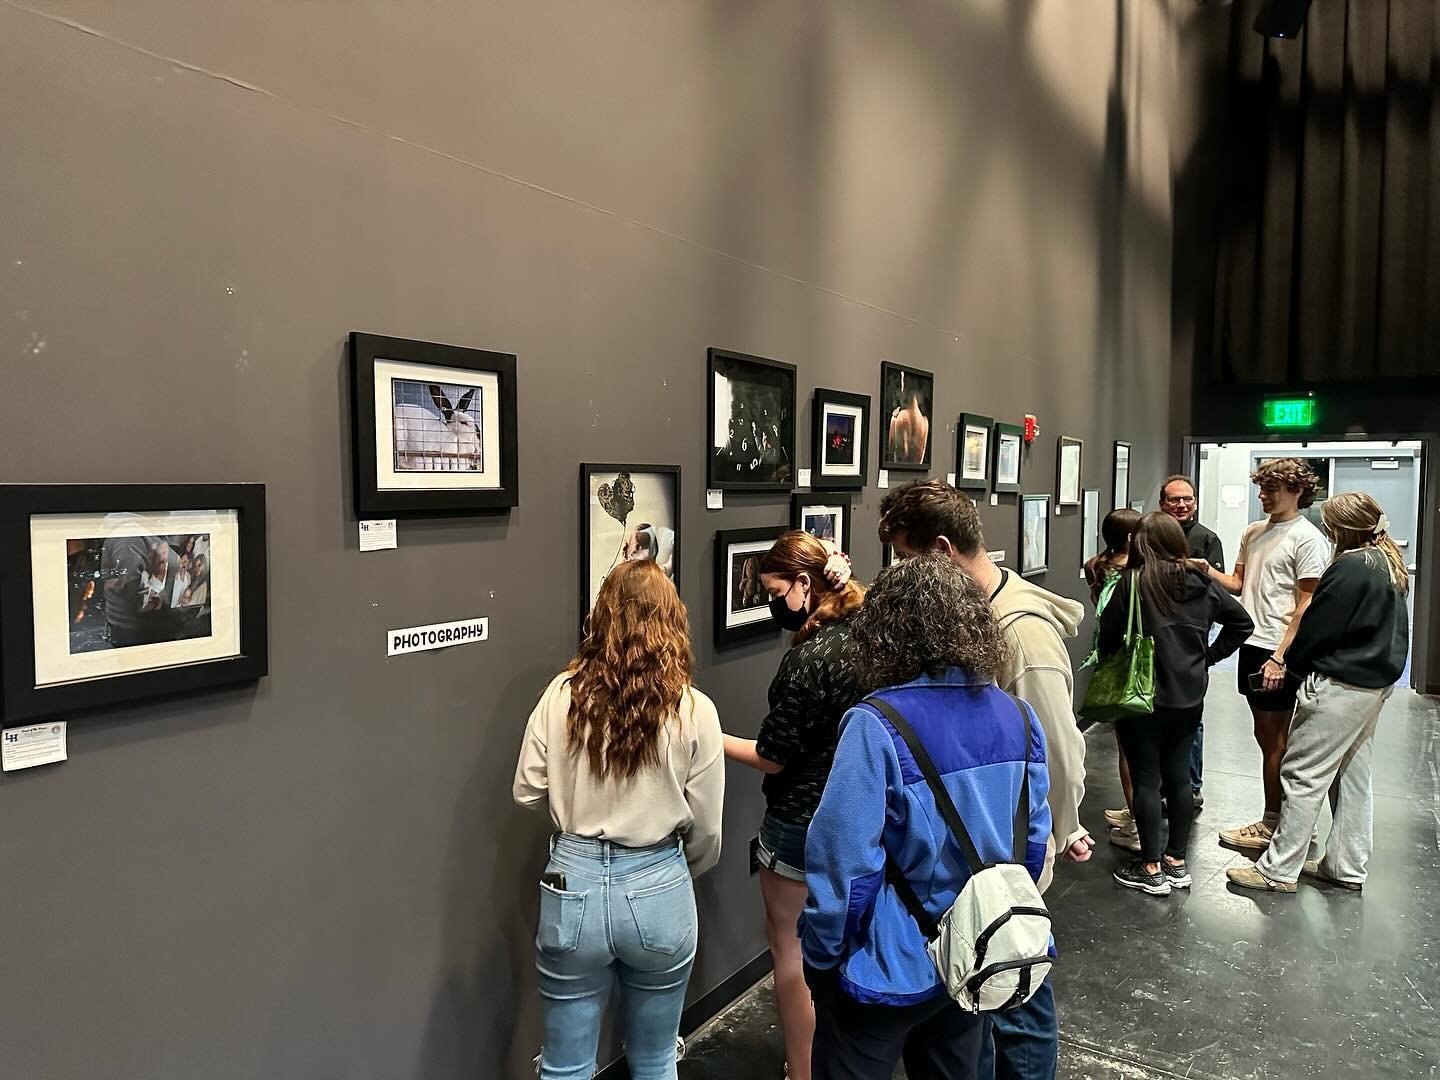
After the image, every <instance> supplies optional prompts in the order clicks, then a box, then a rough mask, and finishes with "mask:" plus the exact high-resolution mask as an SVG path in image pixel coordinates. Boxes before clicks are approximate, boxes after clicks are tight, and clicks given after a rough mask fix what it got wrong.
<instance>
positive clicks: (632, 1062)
mask: <svg viewBox="0 0 1440 1080" xmlns="http://www.w3.org/2000/svg"><path fill="white" fill-rule="evenodd" d="M545 869H546V873H547V874H556V873H558V874H564V875H565V888H564V889H563V890H562V889H556V888H553V887H551V886H550V885H548V884H546V883H544V882H541V884H540V929H539V932H538V933H537V934H536V935H535V970H536V971H537V972H538V973H539V976H540V996H541V998H542V999H543V1005H544V1014H545V1043H544V1046H543V1047H542V1049H541V1055H540V1076H541V1078H542V1080H590V1077H591V1075H592V1074H593V1073H594V1072H595V1056H596V1051H597V1049H598V1044H599V1041H600V1022H601V1020H602V1019H603V1018H604V1015H605V1004H606V1002H607V1001H608V1000H609V997H610V987H611V984H612V983H613V982H614V981H615V980H617V979H618V980H619V983H620V1001H621V1005H622V1007H623V1013H624V1015H623V1021H622V1027H621V1030H622V1031H623V1033H624V1038H625V1057H626V1061H627V1063H628V1064H629V1067H630V1075H631V1077H633V1080H675V1078H676V1072H675V1037H676V1035H677V1034H678V1032H679V1030H680V1013H681V1011H682V1010H683V1008H684V1005H685V987H686V986H687V985H688V983H689V982H690V969H691V967H692V966H693V965H694V963H695V939H696V919H695V892H694V889H693V887H692V885H691V882H690V868H689V865H688V864H687V863H686V861H685V849H684V846H683V844H682V843H681V842H680V841H679V840H670V841H667V842H665V843H663V844H657V845H656V846H655V847H648V848H627V847H621V846H620V845H619V844H615V843H611V842H610V841H608V840H588V839H585V838H583V837H578V836H569V835H562V836H557V837H555V838H554V839H553V840H552V841H551V844H550V863H549V865H548V866H547V867H546V868H545Z"/></svg>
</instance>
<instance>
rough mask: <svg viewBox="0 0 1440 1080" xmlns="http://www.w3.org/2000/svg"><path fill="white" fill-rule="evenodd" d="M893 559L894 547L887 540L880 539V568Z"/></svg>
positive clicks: (887, 564)
mask: <svg viewBox="0 0 1440 1080" xmlns="http://www.w3.org/2000/svg"><path fill="white" fill-rule="evenodd" d="M894 561H895V549H894V547H892V546H891V545H890V544H889V543H888V542H886V541H884V540H881V541H880V569H881V570H884V569H885V568H886V567H888V566H889V565H890V564H891V563H893V562H894Z"/></svg>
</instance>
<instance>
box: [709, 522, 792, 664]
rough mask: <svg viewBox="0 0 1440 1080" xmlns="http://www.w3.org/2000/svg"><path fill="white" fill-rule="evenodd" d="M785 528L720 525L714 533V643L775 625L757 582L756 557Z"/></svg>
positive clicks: (732, 640) (763, 632) (772, 629)
mask: <svg viewBox="0 0 1440 1080" xmlns="http://www.w3.org/2000/svg"><path fill="white" fill-rule="evenodd" d="M784 532H785V530H784V529H783V528H781V527H780V526H765V527H763V528H759V529H721V530H719V531H718V532H716V534H715V647H716V648H720V649H723V648H726V647H728V646H731V645H736V644H739V643H740V642H742V641H747V640H749V639H750V638H754V637H765V636H767V635H770V634H774V633H775V632H776V630H777V629H778V627H777V625H776V623H775V620H774V619H773V618H772V617H771V615H770V597H769V596H768V595H767V594H766V592H765V586H764V585H762V584H760V560H761V559H762V558H764V557H765V553H766V552H767V551H769V550H770V548H771V546H772V545H773V544H774V543H775V541H776V540H778V539H780V536H781V534H782V533H784Z"/></svg>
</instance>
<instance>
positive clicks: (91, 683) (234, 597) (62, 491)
mask: <svg viewBox="0 0 1440 1080" xmlns="http://www.w3.org/2000/svg"><path fill="white" fill-rule="evenodd" d="M268 649H269V644H268V635H267V625H266V569H265V488H264V485H262V484H175V485H168V484H143V485H142V484H115V485H93V484H20V485H5V486H0V665H3V671H0V715H3V717H4V720H5V722H6V723H10V722H12V721H26V720H34V719H39V718H42V717H48V716H57V715H64V714H67V713H74V712H81V711H86V710H91V709H97V708H102V707H105V706H110V705H121V704H125V703H128V702H132V701H139V700H143V699H145V698H151V697H160V696H165V695H168V694H179V693H186V692H189V691H195V690H203V689H207V688H210V687H215V686H226V685H231V684H235V683H247V682H255V681H257V680H258V679H260V678H262V677H263V676H264V675H265V674H266V672H267V671H268Z"/></svg>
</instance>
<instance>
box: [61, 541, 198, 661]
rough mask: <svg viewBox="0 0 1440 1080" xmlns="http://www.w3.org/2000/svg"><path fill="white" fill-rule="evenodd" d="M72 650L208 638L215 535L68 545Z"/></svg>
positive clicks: (83, 542) (115, 647) (92, 650)
mask: <svg viewBox="0 0 1440 1080" xmlns="http://www.w3.org/2000/svg"><path fill="white" fill-rule="evenodd" d="M65 553H66V574H67V577H68V579H69V580H68V583H67V584H68V588H67V590H66V595H67V596H68V598H69V601H70V602H69V608H68V622H69V624H70V652H71V653H72V654H74V653H87V652H98V651H100V650H102V649H123V648H129V647H130V646H133V645H153V644H156V643H157V642H162V641H184V640H189V639H192V638H203V637H209V636H210V534H209V533H191V534H189V535H185V536H107V537H86V538H82V539H75V540H67V541H66V542H65Z"/></svg>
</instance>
